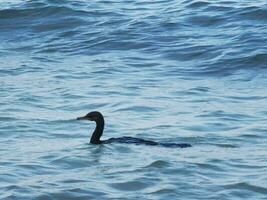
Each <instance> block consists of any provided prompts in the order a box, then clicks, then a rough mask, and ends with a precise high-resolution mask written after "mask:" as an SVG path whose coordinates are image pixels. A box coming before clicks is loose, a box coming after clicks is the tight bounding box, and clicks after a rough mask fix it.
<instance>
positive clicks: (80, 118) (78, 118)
mask: <svg viewBox="0 0 267 200" xmlns="http://www.w3.org/2000/svg"><path fill="white" fill-rule="evenodd" d="M86 119H88V118H87V117H86V116H84V117H77V120H86Z"/></svg>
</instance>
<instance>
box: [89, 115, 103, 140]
mask: <svg viewBox="0 0 267 200" xmlns="http://www.w3.org/2000/svg"><path fill="white" fill-rule="evenodd" d="M104 125H105V122H104V118H100V119H98V120H97V121H96V127H95V130H94V132H93V134H92V137H91V140H90V143H92V144H100V143H101V141H100V138H101V136H102V134H103V131H104Z"/></svg>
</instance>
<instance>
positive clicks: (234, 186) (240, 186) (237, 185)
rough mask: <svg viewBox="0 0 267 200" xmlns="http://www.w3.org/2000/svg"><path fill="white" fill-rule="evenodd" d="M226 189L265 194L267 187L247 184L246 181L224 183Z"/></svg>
mask: <svg viewBox="0 0 267 200" xmlns="http://www.w3.org/2000/svg"><path fill="white" fill-rule="evenodd" d="M224 187H225V188H226V189H239V190H245V191H250V192H256V193H261V194H267V188H265V187H261V186H256V185H253V184H249V183H246V182H241V183H235V184H228V185H224Z"/></svg>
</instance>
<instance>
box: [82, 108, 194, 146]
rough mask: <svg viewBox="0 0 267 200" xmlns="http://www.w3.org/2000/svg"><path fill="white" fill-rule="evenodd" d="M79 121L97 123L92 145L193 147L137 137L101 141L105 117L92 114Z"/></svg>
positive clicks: (99, 114)
mask: <svg viewBox="0 0 267 200" xmlns="http://www.w3.org/2000/svg"><path fill="white" fill-rule="evenodd" d="M77 120H89V121H94V122H96V128H95V130H94V132H93V134H92V136H91V140H90V143H91V144H108V143H128V144H144V145H150V146H164V147H180V148H185V147H191V145H190V144H187V143H180V144H177V143H160V142H154V141H151V140H145V139H141V138H135V137H120V138H110V139H108V140H100V138H101V136H102V134H103V131H104V125H105V121H104V117H103V115H102V114H101V113H100V112H98V111H93V112H90V113H88V114H87V115H85V116H84V117H78V118H77Z"/></svg>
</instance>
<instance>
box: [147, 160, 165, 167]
mask: <svg viewBox="0 0 267 200" xmlns="http://www.w3.org/2000/svg"><path fill="white" fill-rule="evenodd" d="M169 165H170V163H169V162H167V161H164V160H156V161H154V162H152V163H150V164H149V165H147V166H145V167H144V168H165V167H168V166H169Z"/></svg>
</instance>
